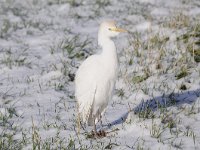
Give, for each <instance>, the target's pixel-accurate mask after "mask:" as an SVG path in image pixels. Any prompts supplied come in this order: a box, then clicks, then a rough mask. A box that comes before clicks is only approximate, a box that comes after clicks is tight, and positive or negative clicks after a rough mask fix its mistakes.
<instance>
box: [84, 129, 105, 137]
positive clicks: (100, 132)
mask: <svg viewBox="0 0 200 150" xmlns="http://www.w3.org/2000/svg"><path fill="white" fill-rule="evenodd" d="M106 135H107V132H105V131H104V130H100V131H98V132H97V131H96V132H95V131H94V130H92V132H91V134H89V135H88V136H87V137H88V138H103V137H106Z"/></svg>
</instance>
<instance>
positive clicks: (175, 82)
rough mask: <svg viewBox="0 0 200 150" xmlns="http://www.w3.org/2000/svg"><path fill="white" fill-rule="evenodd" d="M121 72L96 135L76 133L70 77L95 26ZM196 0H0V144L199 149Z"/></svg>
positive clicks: (93, 44)
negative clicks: (108, 31)
mask: <svg viewBox="0 0 200 150" xmlns="http://www.w3.org/2000/svg"><path fill="white" fill-rule="evenodd" d="M105 19H112V20H116V21H117V22H118V25H119V26H121V27H123V28H126V29H127V30H128V31H129V33H125V34H121V35H120V36H119V37H118V38H117V39H115V43H116V46H117V49H118V56H119V63H120V71H119V78H118V80H117V83H116V90H115V94H114V96H113V99H112V101H110V103H109V106H108V107H107V111H106V113H105V115H104V116H103V124H104V129H105V130H106V131H111V130H114V129H119V130H117V131H115V132H112V133H109V134H108V135H107V137H104V138H101V139H91V138H88V136H87V135H88V133H89V132H90V131H91V130H92V127H87V126H86V127H84V129H81V133H80V134H78V133H77V128H76V125H77V121H76V116H77V113H76V112H77V111H76V102H75V100H74V82H73V76H74V73H75V72H76V70H77V67H78V66H79V65H80V63H81V62H82V61H83V60H85V58H86V57H88V56H89V55H91V54H93V53H96V52H97V51H98V50H99V48H98V46H97V32H98V26H99V24H100V22H101V21H102V20H105ZM199 21H200V1H199V0H188V1H187V0H173V1H166V0H121V1H117V0H26V1H25V0H0V133H1V135H0V149H139V150H141V149H152V150H155V149H167V150H168V149H188V150H189V149H190V150H191V149H200V64H199V62H200V46H199V44H200V24H199Z"/></svg>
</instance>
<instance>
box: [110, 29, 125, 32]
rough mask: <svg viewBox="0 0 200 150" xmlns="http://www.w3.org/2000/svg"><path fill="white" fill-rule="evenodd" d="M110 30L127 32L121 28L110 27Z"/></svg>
mask: <svg viewBox="0 0 200 150" xmlns="http://www.w3.org/2000/svg"><path fill="white" fill-rule="evenodd" d="M110 30H111V31H115V32H127V30H125V29H122V28H110Z"/></svg>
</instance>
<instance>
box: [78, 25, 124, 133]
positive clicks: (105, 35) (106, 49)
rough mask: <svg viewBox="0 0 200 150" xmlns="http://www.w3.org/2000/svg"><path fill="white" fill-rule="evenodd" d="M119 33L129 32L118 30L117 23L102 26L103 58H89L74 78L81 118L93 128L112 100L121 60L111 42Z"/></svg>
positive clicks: (99, 36)
mask: <svg viewBox="0 0 200 150" xmlns="http://www.w3.org/2000/svg"><path fill="white" fill-rule="evenodd" d="M119 32H126V30H124V29H121V28H118V27H116V24H115V22H114V21H105V22H103V23H101V25H100V28H99V32H98V45H99V46H100V47H101V48H102V52H101V53H100V54H95V55H92V56H90V57H88V58H87V59H86V60H85V61H84V62H83V63H82V64H81V65H80V67H79V69H78V71H77V72H76V76H75V97H76V100H77V102H78V111H79V117H80V118H81V119H82V121H83V122H84V123H87V124H88V125H94V133H95V135H97V130H96V123H97V122H98V121H99V120H101V116H102V114H103V113H104V112H105V108H106V107H107V105H108V102H109V100H110V99H111V98H112V93H113V89H114V85H115V81H116V78H117V73H118V58H117V52H116V47H115V44H114V42H113V41H112V40H111V38H112V37H115V36H117V35H118V34H119Z"/></svg>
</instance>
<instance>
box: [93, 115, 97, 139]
mask: <svg viewBox="0 0 200 150" xmlns="http://www.w3.org/2000/svg"><path fill="white" fill-rule="evenodd" d="M93 121H94V122H93V123H94V135H95V136H97V127H96V124H95V118H94V120H93Z"/></svg>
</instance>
